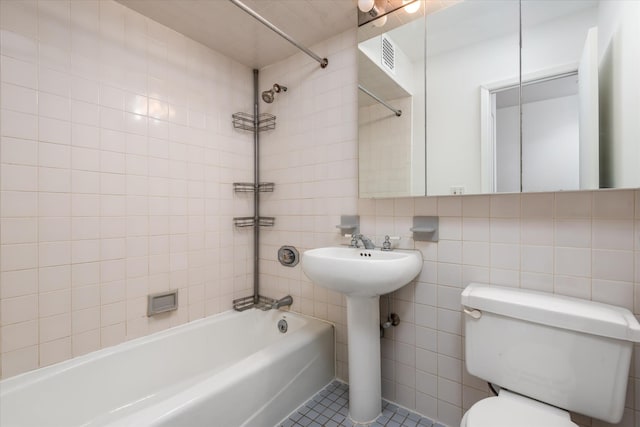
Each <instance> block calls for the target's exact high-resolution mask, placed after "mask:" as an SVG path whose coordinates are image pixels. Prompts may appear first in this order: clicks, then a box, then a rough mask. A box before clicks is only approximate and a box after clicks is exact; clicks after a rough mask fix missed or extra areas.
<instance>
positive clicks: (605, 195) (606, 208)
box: [593, 190, 634, 219]
mask: <svg viewBox="0 0 640 427" xmlns="http://www.w3.org/2000/svg"><path fill="white" fill-rule="evenodd" d="M633 216H634V191H633V190H605V191H595V192H593V217H594V218H602V219H632V218H633Z"/></svg>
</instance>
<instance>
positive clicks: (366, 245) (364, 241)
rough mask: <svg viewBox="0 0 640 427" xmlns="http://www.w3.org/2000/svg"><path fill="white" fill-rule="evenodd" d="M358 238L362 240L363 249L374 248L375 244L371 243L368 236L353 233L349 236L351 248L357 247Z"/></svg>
mask: <svg viewBox="0 0 640 427" xmlns="http://www.w3.org/2000/svg"><path fill="white" fill-rule="evenodd" d="M358 240H360V241H362V244H363V245H364V248H365V249H375V248H376V245H374V244H373V242H372V241H371V239H369V238H368V237H366V236H364V235H362V234H354V235H352V236H351V247H352V248H357V247H358Z"/></svg>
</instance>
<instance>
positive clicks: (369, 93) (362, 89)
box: [358, 85, 402, 117]
mask: <svg viewBox="0 0 640 427" xmlns="http://www.w3.org/2000/svg"><path fill="white" fill-rule="evenodd" d="M358 89H360V90H361V91H363V92H364V93H366V94H367V95H369V96H370V97H372V98H373V99H375V100H376V101H378V102H379V103H380V104H382V105H384V106H385V107H387V108H388V109H389V110H391V111H393V113H394V114H395V115H396V116H398V117H400V116H401V115H402V110H398V109H396V108H393V107H392V106H391V105H389V104H387V103H386V102H385V101H383V100H382V99H380V98H379V97H378V96H377V95H376V94H374V93H372V92H371V91H369V89H367V88H365V87H364V86H362V85H358Z"/></svg>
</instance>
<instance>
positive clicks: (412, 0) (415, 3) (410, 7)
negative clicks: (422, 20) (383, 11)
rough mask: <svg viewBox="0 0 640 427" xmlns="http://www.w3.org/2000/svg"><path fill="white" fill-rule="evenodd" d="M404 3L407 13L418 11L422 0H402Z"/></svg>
mask: <svg viewBox="0 0 640 427" xmlns="http://www.w3.org/2000/svg"><path fill="white" fill-rule="evenodd" d="M402 4H403V5H404V6H403V7H404V10H405V12H407V13H416V12H417V11H418V9H420V0H402Z"/></svg>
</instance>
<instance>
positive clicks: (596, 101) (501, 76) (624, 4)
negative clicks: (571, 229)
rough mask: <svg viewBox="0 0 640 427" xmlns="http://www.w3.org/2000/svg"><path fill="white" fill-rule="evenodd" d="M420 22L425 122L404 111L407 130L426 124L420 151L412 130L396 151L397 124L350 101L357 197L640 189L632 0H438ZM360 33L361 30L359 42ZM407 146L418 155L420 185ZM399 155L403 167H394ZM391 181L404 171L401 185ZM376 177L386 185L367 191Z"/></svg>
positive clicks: (635, 5)
mask: <svg viewBox="0 0 640 427" xmlns="http://www.w3.org/2000/svg"><path fill="white" fill-rule="evenodd" d="M427 4H430V2H428V3H427ZM398 12H400V11H397V12H394V13H398ZM405 15H406V14H405ZM390 19H391V18H388V20H387V22H389V20H390ZM520 20H521V22H522V29H520V25H519V23H520ZM419 22H421V23H422V24H424V25H425V29H426V72H425V75H426V99H425V103H426V126H425V125H423V124H421V123H420V122H419V120H413V123H412V128H411V133H412V136H416V135H420V129H416V128H417V127H420V126H422V129H426V132H425V136H426V148H425V151H424V152H421V151H420V149H419V148H417V147H416V143H415V139H414V140H413V141H412V144H413V145H412V146H411V149H408V148H404V149H401V150H398V151H397V152H396V151H395V150H396V149H397V146H396V144H404V145H403V146H404V147H408V146H409V145H408V143H406V142H403V143H400V141H402V140H403V138H406V133H403V132H401V131H399V130H393V131H390V132H389V128H388V127H386V126H384V125H382V124H380V122H382V120H379V119H380V118H379V117H376V116H375V115H372V114H369V115H367V114H363V108H362V107H363V105H364V104H360V105H361V109H360V111H361V115H360V117H359V118H360V122H359V123H360V131H361V133H360V137H359V146H360V147H361V148H360V155H361V158H360V170H361V173H360V197H399V196H406V195H424V194H425V193H426V195H446V194H480V193H496V192H519V191H524V192H530V191H563V190H578V189H595V188H622V187H626V188H633V187H640V168H639V167H638V165H640V120H639V118H640V79H638V76H640V25H638V22H640V2H638V1H634V0H628V1H627V0H602V1H597V0H555V1H552V2H551V1H542V0H522V2H520V3H519V2H515V1H500V0H496V1H492V0H466V1H442V2H439V8H438V9H437V10H426V11H425V17H424V20H420V21H419ZM411 24H412V22H406V21H404V22H403V23H402V24H401V25H407V26H410V25H411ZM413 25H415V27H416V28H414V31H419V30H420V29H419V28H417V27H418V24H417V23H413ZM399 26H400V25H398V26H396V27H394V29H395V28H397V27H399ZM386 27H387V25H386V24H385V25H384V26H383V27H378V34H383V29H384V31H389V32H391V30H387V29H386ZM520 31H521V32H522V49H521V50H520V49H519V40H520V34H519V33H520ZM367 33H371V28H363V27H360V29H359V30H358V35H359V42H363V41H365V40H368V38H366V37H367ZM415 40H417V39H416V38H414V41H415ZM359 55H360V53H359ZM359 66H360V67H361V64H360V60H359ZM520 70H521V71H522V72H521V73H520ZM421 77H422V76H418V80H421ZM372 78H373V77H372ZM359 79H360V80H359V82H361V83H362V82H364V81H365V79H364V73H363V68H362V67H361V68H360V69H359ZM520 81H521V82H522V85H520ZM367 85H370V86H371V87H374V86H375V83H374V82H373V81H371V80H368V81H367ZM401 86H403V87H408V86H410V85H409V84H404V85H401ZM407 92H409V93H410V94H411V99H412V101H414V102H413V103H412V108H413V109H417V108H419V107H417V106H416V102H415V101H416V100H417V98H418V94H416V93H414V92H411V91H407ZM360 98H361V100H362V98H363V95H362V94H361V95H360ZM396 98H397V99H402V95H397V96H396ZM398 105H400V104H398ZM387 111H388V112H389V110H387ZM388 115H389V114H387V116H388ZM389 119H390V118H389ZM377 120H379V122H378V123H374V122H376V121H377ZM384 120H387V118H385V119H384ZM376 124H377V125H378V126H379V129H376V128H375V125H376ZM385 131H388V132H389V133H387V134H386V135H385V134H384V132H385ZM367 132H369V133H367ZM390 135H393V136H392V137H390ZM373 139H376V140H377V142H376V143H375V144H373V143H371V141H372V140H373ZM392 147H393V148H392ZM409 151H410V152H411V155H412V156H413V155H416V156H417V157H418V158H419V159H424V156H423V155H422V154H423V153H425V154H426V170H425V176H426V180H425V187H424V190H425V191H423V192H422V193H420V192H419V191H414V190H419V189H420V188H421V187H420V184H416V182H415V181H416V176H417V175H418V174H417V173H414V172H416V171H418V168H417V167H416V164H418V163H419V162H417V161H416V160H414V159H413V158H411V160H410V162H411V163H409V160H408V158H407V156H408V155H409V154H408V153H409ZM397 153H403V154H402V155H401V156H400V155H398V154H397ZM394 156H396V157H394ZM397 157H402V161H400V160H399V159H398V158H397ZM376 162H378V163H377V164H376ZM403 162H404V163H403ZM403 164H404V165H409V164H410V165H411V166H410V171H411V173H409V172H408V171H407V167H406V166H405V169H404V170H399V171H396V172H392V170H391V169H392V168H393V167H396V166H397V167H400V168H401V167H402V166H401V165H403ZM372 165H373V167H371V166H372ZM383 165H386V166H389V169H390V170H385V169H384V166H383ZM381 171H382V172H383V173H382V172H381ZM372 176H374V177H373V178H372ZM409 177H410V178H411V179H409ZM394 179H397V180H398V181H400V180H401V179H404V180H407V181H405V184H403V185H404V186H403V187H402V189H401V191H398V192H395V191H396V190H397V189H398V188H396V187H394V186H392V185H390V183H391V182H392V181H393V180H394ZM412 179H413V182H412V181H411V180H412ZM376 180H377V181H378V184H376V185H381V183H386V185H387V187H386V188H385V189H384V191H370V189H371V188H373V187H375V186H376V185H370V184H371V183H375V182H376ZM407 182H408V184H407ZM365 190H366V191H365Z"/></svg>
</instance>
